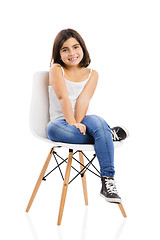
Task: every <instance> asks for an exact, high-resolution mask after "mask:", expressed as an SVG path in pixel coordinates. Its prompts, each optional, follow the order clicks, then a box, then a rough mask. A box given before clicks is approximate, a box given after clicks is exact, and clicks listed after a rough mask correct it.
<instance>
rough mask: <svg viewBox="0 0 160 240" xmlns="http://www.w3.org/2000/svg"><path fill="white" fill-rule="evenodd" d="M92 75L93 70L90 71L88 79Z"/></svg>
mask: <svg viewBox="0 0 160 240" xmlns="http://www.w3.org/2000/svg"><path fill="white" fill-rule="evenodd" d="M91 73H92V69H90V72H89V76H88V79H90V76H91Z"/></svg>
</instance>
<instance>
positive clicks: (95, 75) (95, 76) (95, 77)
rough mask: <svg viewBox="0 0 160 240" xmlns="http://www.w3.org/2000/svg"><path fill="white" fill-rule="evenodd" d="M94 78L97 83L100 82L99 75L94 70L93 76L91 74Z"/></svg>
mask: <svg viewBox="0 0 160 240" xmlns="http://www.w3.org/2000/svg"><path fill="white" fill-rule="evenodd" d="M91 76H92V78H94V79H95V80H96V81H98V77H99V74H98V72H97V71H96V70H94V69H93V70H92V74H91Z"/></svg>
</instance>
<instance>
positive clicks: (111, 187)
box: [105, 179, 118, 194]
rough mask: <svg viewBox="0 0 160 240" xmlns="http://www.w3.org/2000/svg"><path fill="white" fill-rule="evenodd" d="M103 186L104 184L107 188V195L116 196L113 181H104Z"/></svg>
mask: <svg viewBox="0 0 160 240" xmlns="http://www.w3.org/2000/svg"><path fill="white" fill-rule="evenodd" d="M105 184H106V187H107V190H108V192H109V193H111V194H114V193H116V194H118V192H117V189H116V185H115V180H112V179H105Z"/></svg>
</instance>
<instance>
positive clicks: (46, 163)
mask: <svg viewBox="0 0 160 240" xmlns="http://www.w3.org/2000/svg"><path fill="white" fill-rule="evenodd" d="M53 151H54V148H51V151H50V153H49V154H48V157H47V159H46V161H45V164H44V166H43V168H42V170H41V173H40V175H39V178H38V180H37V183H36V185H35V188H34V190H33V193H32V195H31V198H30V200H29V203H28V206H27V208H26V212H29V210H30V207H31V205H32V203H33V201H34V198H35V196H36V194H37V192H38V189H39V187H40V185H41V182H42V179H43V177H44V174H45V172H46V170H47V167H48V164H49V162H50V160H51V157H52V153H53Z"/></svg>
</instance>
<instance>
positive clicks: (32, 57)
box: [0, 0, 160, 240]
mask: <svg viewBox="0 0 160 240" xmlns="http://www.w3.org/2000/svg"><path fill="white" fill-rule="evenodd" d="M159 13H160V3H159V1H155V0H152V1H148V0H146V1H143V0H134V1H127V0H126V1H125V0H119V1H115V0H114V1H103V0H99V1H96V2H95V1H90V0H88V1H84V0H81V1H72V0H68V1H64V0H61V1H51V0H46V1H42V0H39V1H38V0H37V1H36V0H32V1H30V0H28V1H19V0H15V1H10V0H8V1H7V0H6V1H2V2H1V4H0V25H1V27H0V31H1V37H0V81H1V84H0V97H1V100H0V111H1V124H0V126H1V129H0V136H1V150H0V153H1V159H0V169H1V174H0V220H1V223H0V237H1V239H5V240H8V239H17V240H19V239H24V240H26V239H27V240H30V239H34V240H41V239H44V238H45V239H48V240H50V239H56V240H72V239H81V240H82V239H87V240H90V239H97V238H98V239H111V240H112V239H113V240H117V239H123V240H125V239H127V240H128V239H130V240H131V239H154V240H156V239H160V233H159V216H160V207H159V198H160V194H159V183H160V178H159V169H160V168H159V161H160V154H159V138H160V127H159V123H160V115H159V103H160V97H159V80H160V44H159V43H160V14H159ZM68 27H69V28H74V29H75V30H77V31H78V32H79V33H80V34H81V35H82V37H83V38H84V40H85V42H86V45H87V48H88V50H89V52H90V55H91V59H92V63H91V65H90V67H91V68H93V69H96V70H97V71H98V72H99V84H98V87H97V90H96V93H95V96H94V98H93V100H92V106H93V107H94V111H95V113H96V114H98V115H101V116H102V117H103V118H105V119H106V121H107V122H108V123H109V124H110V126H111V127H112V126H115V125H119V124H120V125H124V126H125V127H127V128H128V129H129V132H130V137H129V138H128V139H127V140H126V141H125V143H124V144H123V146H122V147H121V148H118V149H116V150H115V170H116V181H117V188H118V191H119V194H120V196H121V197H122V200H123V205H124V208H125V210H126V212H127V215H128V218H127V219H126V221H123V217H122V216H121V213H120V211H119V209H118V207H117V206H115V205H112V204H109V203H107V202H105V201H104V200H103V199H101V198H100V197H99V191H100V180H99V179H97V178H96V177H94V176H92V175H91V174H90V173H88V174H87V180H88V195H89V206H88V207H85V206H84V202H83V194H82V189H81V188H82V187H81V182H80V181H81V179H77V180H76V181H75V182H74V183H72V184H71V185H70V186H69V191H68V195H67V200H66V205H65V211H64V216H63V219H62V225H61V227H57V225H56V223H57V215H58V208H59V201H60V195H61V188H62V181H61V179H60V176H59V173H58V172H55V174H53V175H52V176H50V178H48V180H47V182H46V183H43V184H42V186H41V187H40V190H39V192H38V194H37V197H36V199H35V201H34V203H33V206H32V208H31V210H30V212H29V214H26V213H25V208H26V206H27V203H28V200H29V197H30V195H31V192H32V190H33V187H34V185H35V183H36V180H37V178H38V175H39V173H40V170H41V168H42V166H43V163H44V161H45V158H46V156H47V154H48V152H49V149H50V147H51V146H49V145H48V144H46V143H43V142H41V141H40V140H37V139H35V138H34V137H33V136H32V135H31V133H30V129H29V107H30V100H31V89H32V76H33V73H34V72H36V71H48V70H49V62H50V58H51V51H52V44H53V41H54V38H55V36H56V34H57V33H58V32H59V31H60V30H62V29H64V28H68ZM95 164H97V166H98V163H97V160H96V161H95ZM51 165H53V166H55V163H54V161H53V162H52V163H51Z"/></svg>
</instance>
